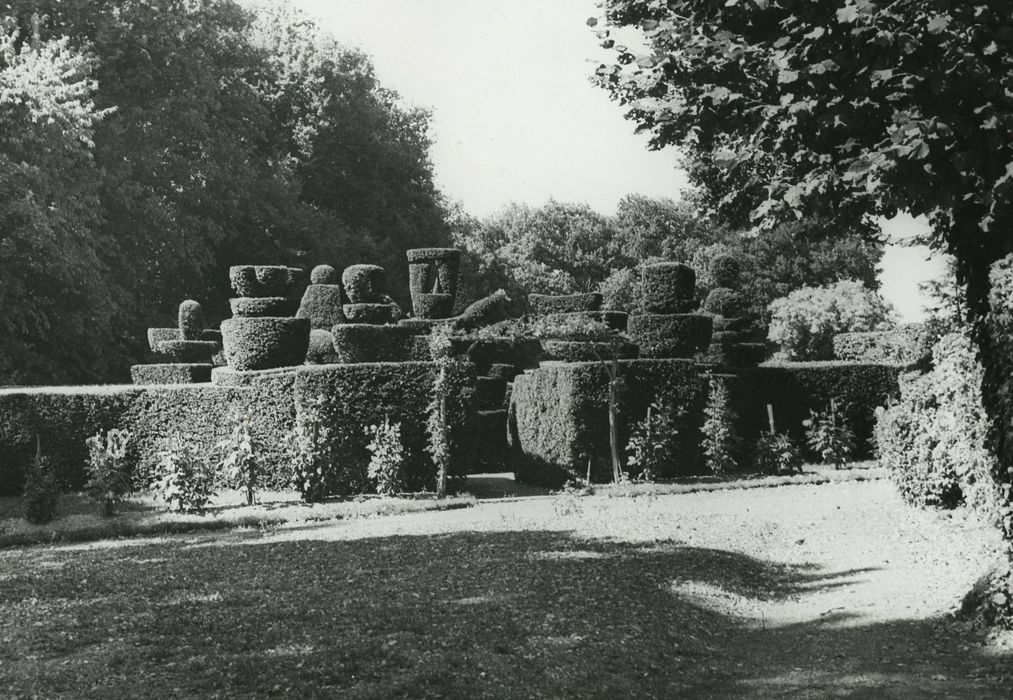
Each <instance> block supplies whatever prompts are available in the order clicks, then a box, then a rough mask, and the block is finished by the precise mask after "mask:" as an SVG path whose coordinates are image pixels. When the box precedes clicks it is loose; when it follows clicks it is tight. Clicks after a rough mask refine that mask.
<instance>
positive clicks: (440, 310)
mask: <svg viewBox="0 0 1013 700" xmlns="http://www.w3.org/2000/svg"><path fill="white" fill-rule="evenodd" d="M412 310H413V311H414V312H415V315H416V316H418V317H419V318H424V319H444V318H448V317H449V316H450V314H451V313H453V310H454V297H453V295H452V294H435V293H426V292H419V293H417V294H415V295H413V296H412Z"/></svg>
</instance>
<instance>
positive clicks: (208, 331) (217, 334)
mask: <svg viewBox="0 0 1013 700" xmlns="http://www.w3.org/2000/svg"><path fill="white" fill-rule="evenodd" d="M200 339H201V340H210V341H211V342H212V343H218V344H219V345H221V344H222V332H221V331H220V330H218V329H217V328H205V329H204V330H202V331H201V334H200Z"/></svg>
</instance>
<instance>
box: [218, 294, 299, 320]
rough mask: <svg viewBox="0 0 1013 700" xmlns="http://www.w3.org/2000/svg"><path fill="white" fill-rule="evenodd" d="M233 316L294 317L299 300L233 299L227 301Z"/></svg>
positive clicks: (283, 298)
mask: <svg viewBox="0 0 1013 700" xmlns="http://www.w3.org/2000/svg"><path fill="white" fill-rule="evenodd" d="M229 306H230V307H231V308H232V315H233V316H246V317H250V318H255V317H260V316H294V315H295V312H296V309H297V308H298V307H299V299H297V298H294V297H234V298H232V299H229Z"/></svg>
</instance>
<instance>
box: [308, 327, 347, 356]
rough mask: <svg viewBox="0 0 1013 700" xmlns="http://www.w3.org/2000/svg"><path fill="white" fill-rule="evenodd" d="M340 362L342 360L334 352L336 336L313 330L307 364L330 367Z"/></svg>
mask: <svg viewBox="0 0 1013 700" xmlns="http://www.w3.org/2000/svg"><path fill="white" fill-rule="evenodd" d="M340 361H341V358H339V357H338V354H337V353H336V352H335V351H334V334H333V333H331V332H330V331H324V330H320V329H319V328H313V329H311V330H310V345H309V349H308V350H307V351H306V362H307V363H309V364H311V365H329V364H333V363H335V362H340Z"/></svg>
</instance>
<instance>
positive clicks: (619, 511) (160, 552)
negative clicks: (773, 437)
mask: <svg viewBox="0 0 1013 700" xmlns="http://www.w3.org/2000/svg"><path fill="white" fill-rule="evenodd" d="M999 546H1000V543H999V542H998V539H997V537H996V535H995V533H994V532H993V531H991V530H989V529H987V528H982V527H981V526H979V525H977V524H975V523H974V522H973V521H970V520H965V519H963V516H961V515H957V516H953V517H947V516H946V515H940V514H935V513H926V512H921V511H915V510H913V509H909V508H907V507H905V506H904V505H903V504H902V503H901V502H900V500H899V498H897V496H896V494H895V493H894V491H893V488H892V486H891V485H890V484H889V483H887V482H883V481H866V482H849V483H837V484H826V485H822V486H813V485H805V486H782V487H777V488H769V489H751V490H741V491H720V492H706V493H690V494H671V495H648V496H641V497H634V498H610V497H607V496H600V495H599V496H593V497H583V498H581V497H577V496H575V495H572V494H566V495H559V496H555V497H551V498H540V499H521V500H515V501H510V502H482V503H480V504H478V505H477V506H475V507H473V508H467V509H461V510H453V511H446V512H429V513H411V514H401V515H392V516H382V517H377V518H368V519H367V518H357V519H351V520H337V521H323V522H313V521H306V522H302V523H296V522H291V523H288V524H286V525H282V526H278V527H263V528H257V529H242V530H237V531H231V532H213V533H195V534H191V535H187V536H178V535H177V536H164V537H155V538H147V539H121V540H110V541H102V542H94V543H90V544H66V545H51V546H34V547H22V548H8V549H6V550H2V551H0V572H2V573H0V639H2V641H3V644H2V646H0V687H3V688H4V689H5V692H6V694H7V695H8V696H12V697H23V696H32V695H35V696H39V697H68V698H70V697H73V698H78V697H89V698H90V697H95V698H99V697H101V698H128V697H139V696H147V697H151V696H158V697H202V698H203V697H251V696H258V697H260V696H264V697H270V696H274V695H277V696H282V695H292V696H295V697H378V698H379V697H391V696H409V697H564V696H565V697H628V696H638V697H715V696H717V697H826V696H828V695H831V694H844V695H847V694H852V695H854V696H857V697H897V698H909V697H974V698H978V697H981V698H993V697H994V698H999V697H1003V698H1005V697H1009V691H1008V688H1009V683H1010V677H1009V674H1008V671H1007V670H1006V669H1007V667H1008V664H1009V659H1008V656H1006V654H1005V652H1002V651H1001V650H998V651H997V650H996V649H995V648H992V647H985V646H982V643H981V639H980V638H979V637H978V636H977V635H976V633H975V632H974V631H973V630H971V629H969V628H968V627H967V626H966V625H964V624H963V623H960V622H959V621H956V620H954V619H953V618H952V617H951V616H949V615H948V614H947V613H948V611H949V610H950V609H952V607H953V606H954V605H955V604H956V603H957V601H959V597H960V594H961V592H962V591H964V590H966V588H967V587H969V586H970V584H971V583H972V582H973V581H974V579H975V578H976V577H977V576H978V575H979V574H980V573H981V572H983V571H984V570H986V569H987V567H988V566H989V565H990V564H991V562H992V561H993V560H994V557H995V554H996V552H997V551H998V549H997V548H998V547H999Z"/></svg>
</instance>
